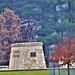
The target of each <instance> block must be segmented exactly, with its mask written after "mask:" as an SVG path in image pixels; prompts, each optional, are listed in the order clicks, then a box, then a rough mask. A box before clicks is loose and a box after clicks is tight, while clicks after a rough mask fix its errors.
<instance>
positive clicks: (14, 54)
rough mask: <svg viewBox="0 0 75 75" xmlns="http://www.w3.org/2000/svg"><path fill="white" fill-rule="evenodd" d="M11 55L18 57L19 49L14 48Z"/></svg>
mask: <svg viewBox="0 0 75 75" xmlns="http://www.w3.org/2000/svg"><path fill="white" fill-rule="evenodd" d="M13 57H17V58H19V57H20V51H19V50H15V51H14V52H13Z"/></svg>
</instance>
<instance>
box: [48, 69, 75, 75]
mask: <svg viewBox="0 0 75 75" xmlns="http://www.w3.org/2000/svg"><path fill="white" fill-rule="evenodd" d="M50 72H51V73H50ZM50 72H49V73H50V75H52V74H54V70H50ZM55 75H59V70H55ZM60 75H68V71H67V69H62V70H60ZM70 75H75V69H71V70H70Z"/></svg>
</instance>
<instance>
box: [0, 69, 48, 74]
mask: <svg viewBox="0 0 75 75" xmlns="http://www.w3.org/2000/svg"><path fill="white" fill-rule="evenodd" d="M0 75H49V70H39V71H12V72H0Z"/></svg>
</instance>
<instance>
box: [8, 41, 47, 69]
mask: <svg viewBox="0 0 75 75" xmlns="http://www.w3.org/2000/svg"><path fill="white" fill-rule="evenodd" d="M42 45H43V43H42V42H28V43H15V44H12V45H11V54H10V62H9V69H10V70H25V69H46V64H45V59H44V53H43V48H42Z"/></svg>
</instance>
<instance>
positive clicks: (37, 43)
mask: <svg viewBox="0 0 75 75" xmlns="http://www.w3.org/2000/svg"><path fill="white" fill-rule="evenodd" d="M42 45H43V43H42V42H23V43H13V44H11V47H17V46H42Z"/></svg>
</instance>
